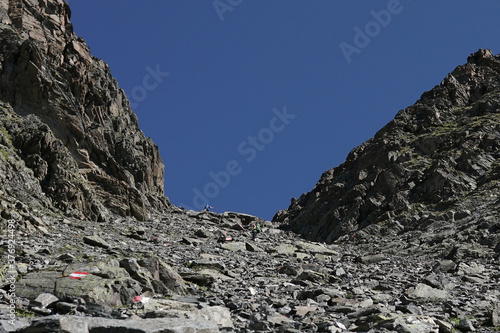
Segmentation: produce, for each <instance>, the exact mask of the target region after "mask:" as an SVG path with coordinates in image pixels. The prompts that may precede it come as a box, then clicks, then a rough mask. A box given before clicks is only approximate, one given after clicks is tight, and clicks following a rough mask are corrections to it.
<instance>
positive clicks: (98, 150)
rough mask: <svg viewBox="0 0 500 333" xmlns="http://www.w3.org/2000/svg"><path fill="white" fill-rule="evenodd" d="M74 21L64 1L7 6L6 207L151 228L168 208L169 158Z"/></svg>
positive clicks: (0, 65)
mask: <svg viewBox="0 0 500 333" xmlns="http://www.w3.org/2000/svg"><path fill="white" fill-rule="evenodd" d="M70 16H71V11H70V9H69V7H68V5H67V3H65V2H64V1H60V0H59V1H56V0H46V1H37V0H27V1H26V0H23V1H17V0H10V1H9V0H2V1H0V18H1V21H0V169H1V170H2V173H1V174H0V182H1V183H2V185H3V186H2V189H1V192H0V199H2V201H1V203H0V208H1V209H2V210H4V211H9V210H12V209H13V208H14V207H15V205H19V204H25V205H27V206H29V207H31V210H32V212H30V213H28V212H24V214H23V216H25V220H26V221H27V223H30V217H31V216H37V214H36V213H34V212H33V210H35V209H36V210H38V211H45V212H46V211H50V210H58V211H62V212H63V213H65V214H67V215H70V216H76V217H80V218H83V217H85V218H88V219H91V220H95V221H105V220H109V218H110V216H111V215H112V214H118V215H122V216H134V217H135V218H137V219H139V220H144V219H146V218H147V216H148V214H149V211H151V210H152V209H160V210H161V209H165V208H166V207H167V206H168V200H167V199H166V198H165V197H164V193H163V183H164V179H163V177H164V174H163V172H164V165H163V162H162V160H161V157H160V153H159V151H158V148H157V146H156V145H155V144H154V143H153V142H152V141H151V139H149V138H146V137H145V136H144V134H143V133H142V132H141V130H140V129H139V126H138V121H137V117H136V115H135V114H134V113H133V112H132V110H131V109H130V105H129V102H128V100H127V98H126V96H125V94H124V92H123V90H121V89H120V88H119V87H118V84H117V82H116V80H115V79H114V78H113V77H112V76H111V73H110V70H109V68H108V66H107V65H106V64H105V63H104V62H103V61H102V60H99V59H97V58H95V57H93V56H92V55H91V54H90V51H89V47H88V46H87V45H86V44H85V42H84V41H83V40H82V39H81V38H78V37H77V36H76V35H75V34H74V32H73V28H72V25H71V23H70V21H69V20H70ZM8 214H9V213H8V212H7V213H4V215H6V217H8ZM30 224H32V223H30ZM35 227H36V225H35Z"/></svg>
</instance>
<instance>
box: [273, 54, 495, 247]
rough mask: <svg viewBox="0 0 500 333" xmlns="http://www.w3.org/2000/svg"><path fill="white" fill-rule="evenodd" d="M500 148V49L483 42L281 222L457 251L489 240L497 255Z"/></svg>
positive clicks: (321, 236) (308, 232)
mask: <svg viewBox="0 0 500 333" xmlns="http://www.w3.org/2000/svg"><path fill="white" fill-rule="evenodd" d="M499 146H500V57H499V56H494V55H493V54H492V53H491V52H490V51H489V50H479V51H478V52H476V53H474V54H472V55H471V56H470V57H469V58H468V60H467V64H465V65H462V66H459V67H457V68H456V69H455V70H454V71H453V72H452V73H450V74H449V75H448V76H447V77H446V78H445V79H444V80H443V82H441V84H440V85H439V86H436V87H435V88H434V89H432V90H430V91H428V92H426V93H424V94H423V95H422V97H421V98H420V100H418V101H417V102H416V103H415V104H414V105H412V106H410V107H408V108H406V109H404V110H401V111H399V112H398V114H397V115H396V117H395V118H394V120H392V121H391V122H389V123H388V124H387V125H386V126H385V127H384V128H382V129H381V130H380V131H379V132H378V133H377V134H376V135H375V136H374V137H373V138H372V139H370V140H368V141H367V142H365V143H364V144H362V145H361V146H359V147H357V148H355V149H353V150H352V151H351V153H350V154H349V156H348V157H347V160H346V161H345V162H344V163H342V164H341V165H340V166H338V167H336V168H333V169H331V170H328V171H326V172H325V173H324V174H323V175H322V176H321V178H320V180H319V182H318V183H317V184H316V186H315V187H314V189H313V190H312V191H311V192H309V193H306V194H303V195H302V196H301V197H300V198H299V199H292V202H291V205H290V207H289V208H288V209H286V210H283V211H280V212H278V213H277V214H276V215H275V217H274V221H276V222H280V223H283V225H284V226H285V227H288V228H290V229H291V230H293V231H296V232H299V233H301V234H302V235H303V236H304V237H306V238H308V239H310V240H318V241H324V242H328V243H332V242H335V241H336V242H346V241H350V242H358V243H367V248H368V247H369V246H371V247H377V246H379V247H383V248H385V249H386V250H387V251H392V252H394V253H396V252H397V251H401V250H402V249H406V248H407V247H412V248H413V249H415V250H416V251H418V253H422V251H427V252H428V253H434V252H435V251H438V252H440V253H447V254H448V255H449V256H451V257H453V256H457V255H458V256H460V255H461V253H463V251H462V247H464V246H467V247H469V250H470V251H473V250H472V248H474V246H475V247H477V248H481V247H482V246H484V248H485V249H489V250H488V251H489V254H488V255H489V256H494V255H495V252H496V254H498V253H499V251H500V234H499V231H500V224H499V223H500V222H499V220H498V219H499V203H500V190H499V187H498V180H499V179H500V154H499V150H498V149H499ZM391 239H392V240H396V241H397V242H400V246H394V243H393V242H392V241H391ZM368 244H370V245H368ZM377 244H378V245H377ZM385 244H391V246H385ZM464 244H466V245H464ZM469 250H468V251H469ZM488 251H486V252H488ZM485 255H486V254H485Z"/></svg>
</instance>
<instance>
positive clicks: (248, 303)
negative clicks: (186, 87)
mask: <svg viewBox="0 0 500 333" xmlns="http://www.w3.org/2000/svg"><path fill="white" fill-rule="evenodd" d="M69 19H70V10H69V7H68V5H67V4H66V3H65V2H63V1H61V0H0V184H1V187H0V227H1V228H0V230H1V237H0V258H1V259H0V332H24V333H34V332H36V333H43V332H47V333H49V332H71V333H89V332H93V333H96V332H121V333H127V332H134V333H143V332H144V333H153V332H156V333H159V332H165V333H166V332H169V333H171V332H174V333H181V332H182V333H186V332H200V333H210V332H288V333H298V332H372V333H375V332H409V333H424V332H425V333H428V332H447V333H448V332H456V331H457V330H458V331H464V332H467V331H477V332H495V331H499V330H500V305H499V304H500V290H499V288H498V285H499V283H500V274H499V271H500V270H499V264H498V258H499V252H500V251H499V250H500V246H499V245H498V244H499V230H500V226H499V222H498V203H499V199H498V196H497V195H498V189H497V186H496V183H497V179H498V175H499V167H498V161H497V157H498V152H497V148H498V131H499V126H498V121H499V118H498V117H497V115H498V113H497V112H496V111H497V110H498V102H499V96H498V77H499V68H500V67H499V61H500V59H499V57H495V56H493V55H492V54H491V52H489V51H486V50H481V51H479V52H477V53H475V54H474V55H472V56H471V57H470V58H469V61H468V64H467V65H465V66H460V67H458V68H457V69H456V70H455V71H454V72H453V73H451V74H450V75H449V76H448V77H447V78H446V79H445V80H444V81H443V83H442V84H441V85H440V86H439V87H436V88H434V89H433V90H431V91H430V92H427V93H425V94H424V95H423V96H422V98H421V100H420V101H418V102H417V103H416V104H415V105H414V106H411V107H409V108H407V109H406V110H403V111H400V112H399V113H398V115H397V116H396V118H395V119H394V121H392V122H391V123H389V124H388V125H387V126H386V127H385V128H384V129H382V130H381V131H380V132H379V133H377V135H376V136H375V137H374V138H373V139H372V140H370V141H368V142H367V143H365V144H363V145H362V146H360V147H358V148H356V149H354V150H353V152H352V153H351V154H350V155H349V157H348V159H347V161H346V162H345V163H344V164H342V165H341V166H339V167H337V168H335V169H332V170H330V171H327V172H326V173H325V174H324V175H323V176H322V178H321V180H320V182H319V183H318V185H317V186H316V187H315V189H314V190H313V191H312V192H311V193H308V194H305V195H303V196H302V197H301V198H299V199H298V200H295V199H294V200H293V202H292V205H291V206H290V208H289V209H288V210H285V211H281V212H279V213H278V214H277V215H276V217H275V222H269V221H263V220H261V219H259V218H258V217H254V216H249V215H246V214H241V213H232V212H227V213H224V214H215V213H211V212H194V211H185V210H183V209H180V208H176V207H173V206H171V205H169V203H168V200H167V199H166V198H165V197H164V194H163V185H162V184H163V163H162V161H161V158H160V155H159V152H158V149H157V147H156V146H155V145H154V144H153V143H152V142H151V140H150V139H148V138H146V137H145V136H144V135H143V133H142V132H141V131H140V129H139V127H138V124H137V118H136V116H135V115H134V113H133V112H132V110H131V109H130V106H129V102H128V101H127V99H126V97H125V95H124V93H123V91H122V90H120V89H119V87H118V85H117V83H116V80H114V79H113V77H112V76H111V74H110V71H109V68H108V67H107V65H106V64H105V63H104V62H102V61H101V60H98V59H96V58H94V57H93V56H92V55H91V54H90V52H89V49H88V46H86V44H85V42H84V41H83V40H82V39H80V38H78V37H77V36H75V34H74V33H73V31H72V26H71V23H70V22H69ZM96 221H99V223H96ZM256 222H258V223H260V225H261V226H262V233H261V234H260V235H259V239H258V241H256V242H254V241H252V240H251V239H250V231H249V226H250V225H251V223H256ZM292 230H293V231H292ZM296 232H299V233H301V234H302V235H303V236H305V238H306V239H307V238H308V239H309V240H306V239H304V238H301V237H300V236H299V235H298V234H297V233H296ZM311 240H315V241H318V240H319V241H321V242H313V241H311Z"/></svg>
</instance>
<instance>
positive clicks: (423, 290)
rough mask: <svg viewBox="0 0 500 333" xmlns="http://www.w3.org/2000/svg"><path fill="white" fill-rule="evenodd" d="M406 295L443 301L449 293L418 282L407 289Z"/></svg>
mask: <svg viewBox="0 0 500 333" xmlns="http://www.w3.org/2000/svg"><path fill="white" fill-rule="evenodd" d="M407 295H408V297H410V298H416V299H423V300H426V301H445V300H447V299H448V298H449V297H450V294H449V293H448V292H447V291H446V290H441V289H437V288H432V287H430V286H428V285H426V284H423V283H419V284H417V285H416V286H415V287H412V288H410V289H408V291H407Z"/></svg>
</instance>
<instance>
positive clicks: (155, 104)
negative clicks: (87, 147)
mask: <svg viewBox="0 0 500 333" xmlns="http://www.w3.org/2000/svg"><path fill="white" fill-rule="evenodd" d="M68 3H69V4H70V7H71V9H72V20H71V21H72V23H73V25H74V29H75V32H76V33H77V34H78V36H80V37H82V38H83V39H85V41H86V42H87V44H88V45H89V46H90V48H91V51H92V54H93V55H94V56H96V57H98V58H101V59H103V60H104V61H105V62H107V63H108V64H109V66H110V68H111V72H112V74H113V75H114V76H115V77H116V78H117V80H118V83H119V85H120V87H121V88H122V89H123V90H125V92H126V93H127V95H128V96H129V99H130V100H131V102H132V105H133V109H134V111H135V112H136V113H137V115H138V117H139V123H140V126H141V129H142V130H143V132H144V133H145V134H146V136H149V137H151V138H152V139H153V141H154V142H155V143H156V144H157V145H158V146H159V148H160V152H161V156H162V158H163V161H164V163H165V193H166V195H167V196H168V197H169V199H170V200H171V202H172V203H173V204H175V205H181V206H184V207H187V208H194V209H199V208H201V205H202V204H204V203H205V202H206V201H209V202H210V204H211V205H212V206H214V207H215V211H216V212H224V211H238V212H244V213H248V214H252V215H257V216H260V217H262V218H265V219H271V218H272V217H273V215H274V214H275V213H276V212H277V211H278V210H279V209H284V208H287V207H288V205H289V204H290V199H291V198H292V197H299V196H300V195H301V194H302V193H304V192H308V191H310V190H311V189H312V188H313V187H314V185H315V184H316V182H317V181H318V179H319V178H320V176H321V174H322V173H323V172H324V171H326V170H328V169H330V168H332V167H335V166H337V165H339V164H341V163H342V162H343V161H344V160H345V158H346V156H347V154H348V153H349V151H350V150H352V149H353V148H354V147H356V146H358V145H359V144H361V143H363V142H364V141H366V140H368V139H369V138H371V137H372V136H373V135H374V134H375V133H376V132H377V131H378V130H379V129H380V128H382V127H383V126H384V125H385V124H386V123H387V122H389V121H390V120H391V119H392V118H393V117H394V116H395V115H396V113H397V112H398V111H399V110H400V109H402V108H405V107H407V106H409V105H412V104H413V103H415V102H416V101H417V100H418V98H419V97H420V95H421V94H422V93H423V92H424V91H427V90H430V89H432V88H433V87H434V86H435V85H438V84H439V83H440V82H441V80H442V79H443V78H444V77H445V76H446V75H447V74H448V73H449V72H451V71H452V70H453V69H454V68H455V67H456V66H458V65H461V64H463V63H465V62H466V61H467V57H468V56H469V55H470V54H471V53H473V52H475V51H477V50H478V49H479V48H489V49H491V50H492V51H493V53H494V54H498V53H499V50H500V34H498V23H497V22H498V14H499V13H500V2H499V1H498V0H496V1H493V0H485V1H481V2H479V3H478V2H472V1H453V2H452V1H432V2H431V1H423V0H421V1H418V0H413V1H411V0H400V1H398V0H383V1H372V0H371V1H368V0H364V1H327V0H317V1H306V0H300V1H299V0H269V1H250V0H217V1H212V0H203V1H201V0H175V1H174V0H165V1H163V0H162V1H160V0H154V1H153V0H145V1H138V0H107V1H103V0H85V1H84V0H70V1H68Z"/></svg>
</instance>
